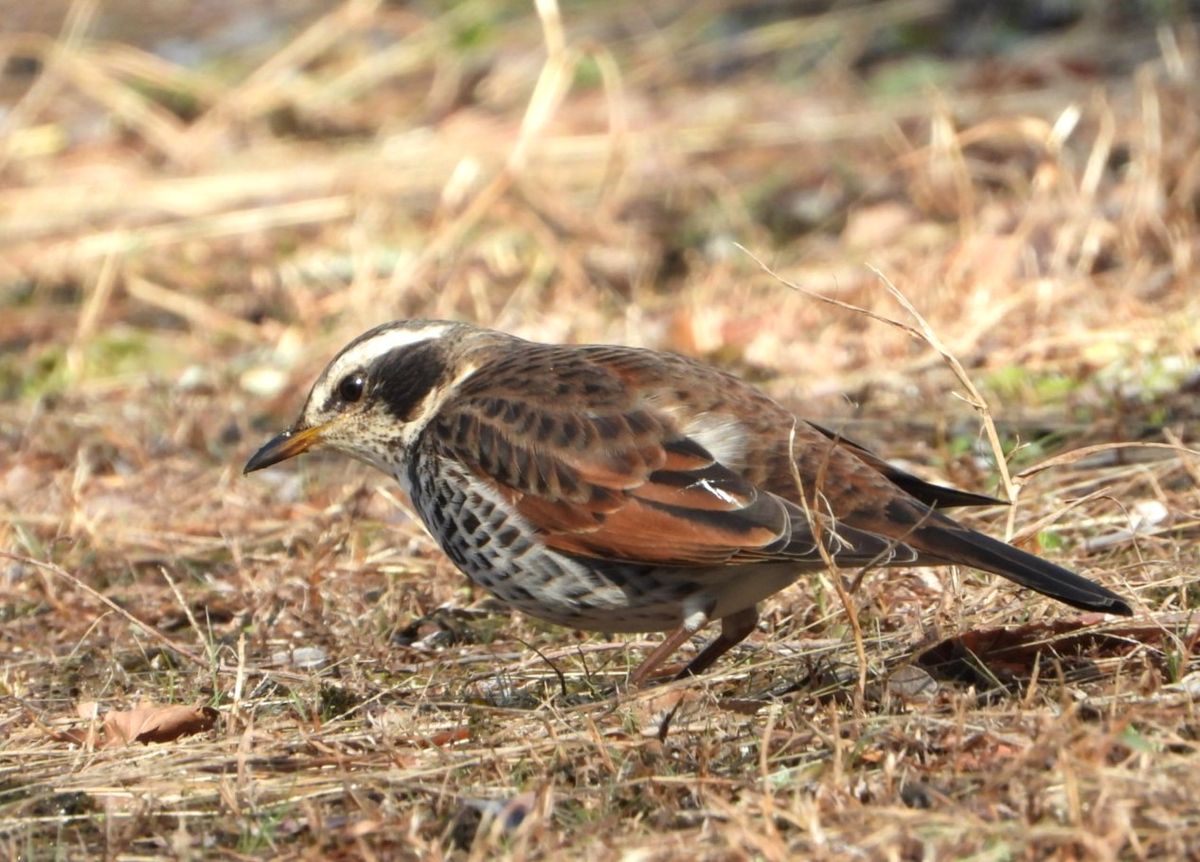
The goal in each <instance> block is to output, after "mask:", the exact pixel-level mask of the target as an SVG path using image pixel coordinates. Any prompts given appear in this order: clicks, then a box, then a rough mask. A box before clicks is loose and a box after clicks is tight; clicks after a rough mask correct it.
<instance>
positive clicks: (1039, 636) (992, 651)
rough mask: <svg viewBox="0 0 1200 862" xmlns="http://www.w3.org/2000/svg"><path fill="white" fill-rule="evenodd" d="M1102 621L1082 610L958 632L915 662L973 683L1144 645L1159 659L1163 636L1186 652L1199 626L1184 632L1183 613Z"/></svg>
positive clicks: (1199, 631) (1078, 663)
mask: <svg viewBox="0 0 1200 862" xmlns="http://www.w3.org/2000/svg"><path fill="white" fill-rule="evenodd" d="M1103 619H1104V617H1102V616H1101V615H1100V614H1084V615H1083V616H1081V617H1079V618H1077V619H1073V620H1047V621H1043V622H1036V623H1030V624H1029V625H1024V626H1013V627H1008V628H996V629H980V630H977V631H969V632H963V633H962V634H959V635H956V636H954V637H951V638H947V639H946V640H943V641H941V642H940V643H938V644H937V645H935V646H932V647H930V648H929V649H927V650H925V651H924V652H923V653H921V655H920V656H918V658H917V664H918V665H920V666H921V667H923V668H926V669H928V670H929V671H930V672H932V673H934V674H935V675H938V676H941V677H942V678H947V677H950V678H957V679H967V680H969V681H971V682H979V681H982V678H985V677H986V674H984V673H981V671H982V670H984V669H986V671H987V672H988V673H991V674H994V675H995V676H996V677H1000V678H1009V679H1012V678H1018V677H1027V676H1029V675H1030V674H1031V673H1032V672H1033V667H1034V664H1035V663H1037V662H1038V661H1039V660H1045V659H1050V660H1054V661H1061V662H1063V663H1064V664H1066V665H1075V666H1076V667H1077V668H1086V667H1087V666H1089V665H1090V664H1092V663H1094V662H1095V661H1097V660H1099V659H1105V658H1119V657H1121V656H1126V655H1129V654H1130V653H1132V652H1134V651H1135V650H1139V649H1144V648H1145V647H1151V648H1152V650H1153V651H1154V653H1157V654H1158V657H1159V658H1163V657H1162V655H1161V650H1160V647H1162V645H1163V643H1164V641H1165V640H1167V639H1168V638H1171V639H1172V645H1175V637H1178V639H1179V641H1180V642H1181V643H1182V646H1183V648H1184V649H1187V650H1191V649H1193V648H1194V646H1195V645H1196V641H1197V639H1200V628H1192V629H1191V630H1190V631H1188V629H1187V628H1186V627H1187V626H1189V625H1191V624H1192V621H1190V620H1188V619H1187V618H1186V615H1183V614H1170V615H1164V616H1162V617H1160V618H1158V619H1157V620H1154V621H1151V622H1145V623H1141V622H1139V623H1113V624H1104V623H1103V622H1101V620H1103ZM1180 627H1184V628H1183V632H1179V631H1178V629H1179V628H1180ZM1173 630H1175V635H1174V636H1173V635H1172V631H1173ZM1152 657H1153V655H1152ZM981 665H982V667H981Z"/></svg>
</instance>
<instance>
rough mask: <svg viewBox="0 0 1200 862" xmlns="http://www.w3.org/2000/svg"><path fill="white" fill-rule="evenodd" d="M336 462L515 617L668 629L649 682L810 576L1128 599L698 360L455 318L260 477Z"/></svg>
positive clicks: (328, 409)
mask: <svg viewBox="0 0 1200 862" xmlns="http://www.w3.org/2000/svg"><path fill="white" fill-rule="evenodd" d="M320 449H324V450H333V451H336V452H339V453H342V454H344V455H348V456H350V457H351V458H354V459H357V460H359V461H362V462H365V463H367V464H370V465H372V466H374V467H376V468H378V469H379V470H382V471H383V472H384V473H387V474H390V475H391V476H393V477H395V479H396V480H398V482H399V484H400V486H401V487H402V489H403V490H404V491H405V493H406V494H407V496H408V497H409V499H410V501H411V503H412V506H413V509H414V510H415V512H416V513H417V515H418V516H419V518H420V520H421V521H422V522H423V523H424V526H425V527H426V529H427V530H428V532H429V533H430V535H431V536H432V537H433V539H434V540H435V541H436V542H437V543H438V545H440V546H441V548H442V550H443V551H444V552H445V554H446V555H447V556H448V557H449V558H450V560H451V561H453V563H454V564H455V566H457V568H458V569H460V570H461V571H462V572H463V573H464V574H465V575H466V576H467V577H468V578H469V579H470V580H471V581H472V582H474V583H475V584H476V585H478V586H479V587H482V588H483V589H485V590H487V591H488V592H489V593H491V594H492V595H493V596H495V597H496V598H498V599H499V600H500V601H501V602H503V603H504V604H506V605H508V606H510V607H512V608H515V609H517V610H518V611H522V612H524V613H526V614H529V615H531V616H533V617H537V618H539V619H542V620H547V621H549V622H551V623H556V624H559V625H563V626H570V627H573V628H575V629H579V630H590V631H600V632H607V633H635V632H636V633H648V632H668V633H669V634H668V635H667V636H666V638H665V639H664V640H663V641H662V643H661V644H660V645H659V646H657V647H656V648H655V649H653V650H652V651H651V652H650V653H649V654H648V655H647V656H646V657H645V658H644V659H643V661H642V662H641V663H640V664H639V665H638V666H637V668H636V669H635V670H634V671H633V672H632V674H631V675H630V677H629V681H630V683H631V684H632V685H635V686H638V685H641V684H643V683H646V682H647V681H650V680H656V679H658V678H659V677H660V676H662V675H663V674H661V673H660V670H661V668H662V666H663V664H664V663H665V662H666V661H667V660H668V659H669V658H670V657H671V656H672V655H673V654H674V653H675V651H676V650H678V649H679V648H680V647H681V646H682V645H683V644H684V643H686V642H688V641H689V640H690V639H691V638H692V637H693V636H694V635H695V634H696V633H698V632H699V631H700V630H701V629H702V628H704V627H705V626H706V625H707V624H708V623H710V622H718V621H719V623H720V631H719V634H718V635H717V636H716V637H715V638H714V639H712V640H711V642H709V643H708V645H707V646H705V647H704V648H703V649H702V650H701V651H700V652H699V653H697V654H696V655H695V657H694V658H692V659H691V661H690V662H687V663H686V665H685V666H684V667H683V668H682V670H680V671H679V672H678V673H677V674H676V675H675V676H676V678H683V677H687V676H691V675H697V674H700V673H702V672H704V671H705V670H707V669H708V668H710V667H711V666H712V665H713V663H714V662H716V661H717V659H719V658H720V657H721V656H722V655H724V654H725V653H726V652H728V651H729V650H730V649H731V648H732V647H734V646H735V645H737V644H738V643H740V642H741V641H742V640H744V639H745V638H746V637H747V636H748V635H749V634H750V633H751V632H752V631H754V630H755V629H756V628H757V625H758V619H759V616H758V608H759V604H760V603H761V602H762V601H763V600H764V599H766V598H768V597H769V596H771V595H773V594H775V593H777V592H779V591H781V590H783V589H784V588H786V587H788V586H789V585H791V584H792V583H794V582H795V581H797V580H798V579H799V578H800V577H801V576H803V575H804V574H806V573H814V572H820V571H823V570H825V569H827V567H828V566H829V565H833V566H835V567H837V568H847V567H855V568H859V569H867V568H873V567H884V568H888V567H897V566H944V565H963V566H970V567H973V568H975V569H980V570H982V571H984V572H989V573H992V574H995V575H1000V576H1001V577H1004V578H1007V579H1008V580H1010V581H1012V582H1014V583H1015V584H1017V585H1019V586H1021V587H1025V588H1027V589H1030V590H1034V591H1036V592H1039V593H1042V594H1044V595H1047V596H1050V597H1051V598H1054V599H1057V600H1058V601H1060V602H1063V603H1065V604H1067V605H1071V606H1073V607H1076V608H1080V609H1085V610H1090V611H1099V612H1103V613H1109V614H1119V615H1123V616H1128V615H1131V614H1132V612H1133V611H1132V609H1131V607H1130V605H1129V604H1128V603H1127V602H1126V601H1125V600H1124V599H1122V598H1121V597H1120V596H1119V595H1117V594H1116V593H1114V592H1112V591H1111V590H1109V589H1107V588H1106V587H1104V586H1101V585H1100V584H1098V583H1095V582H1093V581H1091V580H1089V579H1087V578H1084V577H1082V576H1080V575H1078V574H1075V573H1074V572H1072V571H1069V570H1068V569H1065V568H1063V567H1061V566H1059V565H1056V564H1054V563H1051V562H1049V561H1047V560H1044V559H1042V558H1040V557H1037V556H1035V555H1033V554H1030V553H1027V552H1026V551H1023V550H1020V549H1019V548H1016V547H1013V546H1012V545H1009V544H1007V543H1005V542H1002V541H999V540H997V539H994V538H991V537H989V536H987V535H985V534H983V533H980V532H977V531H975V530H972V529H970V528H968V527H966V526H963V525H962V524H960V523H958V522H957V521H955V520H953V519H952V518H951V517H950V516H949V515H947V514H946V513H945V510H947V509H952V508H955V507H964V506H983V505H992V504H996V503H1000V502H1002V501H998V500H995V499H993V498H991V497H987V496H984V495H979V494H973V493H970V492H966V491H960V490H955V489H953V488H949V487H943V486H941V485H936V484H931V483H929V482H926V481H923V480H922V479H920V478H918V477H917V476H914V475H912V474H910V473H908V472H905V471H903V470H900V469H899V468H897V467H895V466H893V465H891V464H889V463H888V462H887V461H885V460H884V459H882V458H880V457H879V456H877V455H875V454H873V453H872V452H870V451H869V450H867V449H865V448H864V447H862V446H860V445H858V444H856V443H854V442H852V441H851V440H848V439H846V438H845V437H843V436H842V435H841V434H840V433H836V432H834V431H831V430H830V429H828V428H825V427H823V426H821V425H818V424H816V423H814V422H810V421H806V420H804V419H802V418H799V417H797V416H796V415H794V414H793V412H792V411H790V410H788V409H787V408H785V407H784V406H782V405H781V404H779V403H778V402H777V401H775V400H773V399H772V398H770V397H769V396H768V395H767V394H765V393H764V392H762V391H761V390H760V389H758V388H756V387H754V386H752V385H751V384H749V383H747V382H745V381H743V380H741V379H740V378H738V377H737V376H735V375H733V374H731V373H728V372H725V371H723V370H719V369H717V368H714V367H712V366H710V365H706V364H704V363H702V362H700V361H698V360H695V359H691V358H687V357H684V356H680V355H676V354H673V353H667V352H660V351H655V350H651V349H646V348H636V347H627V346H619V345H604V344H590V345H564V344H544V343H538V342H534V341H528V340H525V339H522V338H519V337H516V336H513V335H509V334H507V333H504V332H499V331H496V330H491V329H486V328H482V327H478V326H474V325H471V324H467V323H461V322H453V321H445V320H419V319H410V320H398V321H393V322H390V323H385V324H382V325H380V326H377V327H375V328H374V329H371V330H369V331H368V332H365V333H363V334H362V335H360V336H358V337H357V338H355V339H354V340H353V341H351V342H350V343H349V344H347V345H346V346H345V347H344V348H343V349H342V350H341V351H340V352H339V353H338V354H337V355H336V356H335V357H334V358H333V359H332V360H331V361H330V362H329V364H328V365H327V366H326V368H325V369H324V371H323V372H322V373H321V375H320V376H319V377H318V378H317V379H316V381H315V383H314V384H313V386H312V390H311V391H310V393H309V395H308V399H307V401H306V402H305V404H304V407H303V409H302V410H301V411H300V415H299V418H298V419H297V420H296V421H295V423H294V424H293V425H292V426H291V427H290V428H288V429H287V430H285V431H283V432H282V433H281V434H279V435H278V436H276V437H274V438H273V439H271V440H270V441H268V442H267V443H266V444H265V445H263V446H262V448H260V449H259V450H258V451H257V452H256V453H255V454H254V455H253V456H252V457H251V458H250V459H249V461H247V463H246V465H245V469H244V472H245V473H247V474H248V473H251V472H254V471H256V470H261V469H263V468H265V467H269V466H271V465H274V464H278V463H279V462H281V461H284V460H286V459H288V458H292V457H294V456H296V455H299V454H301V453H303V452H307V451H309V450H320Z"/></svg>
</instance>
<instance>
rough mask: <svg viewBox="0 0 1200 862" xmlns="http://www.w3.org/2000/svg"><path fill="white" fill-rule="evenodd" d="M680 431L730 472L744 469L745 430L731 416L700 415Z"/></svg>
mask: <svg viewBox="0 0 1200 862" xmlns="http://www.w3.org/2000/svg"><path fill="white" fill-rule="evenodd" d="M682 430H683V433H684V434H686V435H687V436H688V437H691V438H692V439H693V440H695V441H696V442H697V443H699V444H700V445H701V446H703V447H704V448H705V449H707V450H708V451H709V454H711V455H712V456H713V457H714V458H716V459H717V461H718V462H719V463H721V464H724V465H725V466H726V467H728V468H729V469H730V470H734V471H738V470H741V469H743V468H745V466H746V428H745V426H744V425H742V423H741V422H740V421H738V420H737V419H736V418H734V417H733V416H723V415H720V414H716V413H701V414H699V415H698V416H694V417H692V418H691V419H689V420H688V422H687V423H686V424H685V425H684V426H683V429H682ZM714 493H715V492H714Z"/></svg>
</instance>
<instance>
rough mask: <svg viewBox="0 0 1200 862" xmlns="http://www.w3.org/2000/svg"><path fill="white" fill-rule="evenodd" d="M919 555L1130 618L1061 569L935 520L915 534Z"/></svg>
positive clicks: (1098, 590) (1110, 595) (1109, 597)
mask: <svg viewBox="0 0 1200 862" xmlns="http://www.w3.org/2000/svg"><path fill="white" fill-rule="evenodd" d="M917 537H919V541H918V542H913V544H917V545H919V547H920V549H921V550H922V551H923V552H926V553H929V554H936V555H937V556H939V557H941V558H942V559H945V560H947V561H948V562H954V563H962V564H964V565H968V566H972V567H974V568H976V569H982V570H983V571H985V572H991V573H992V574H994V575H1000V576H1001V577H1003V578H1008V580H1010V581H1012V582H1013V583H1016V584H1020V585H1021V586H1023V587H1028V588H1029V589H1031V590H1036V591H1037V592H1039V593H1042V594H1043V595H1046V596H1050V598H1052V599H1058V600H1059V601H1060V602H1065V603H1066V604H1068V605H1072V606H1073V607H1077V608H1082V609H1083V610H1088V611H1102V612H1103V613H1108V614H1120V615H1121V616H1132V615H1133V609H1132V608H1130V607H1129V604H1128V603H1127V602H1126V601H1125V600H1124V599H1123V598H1121V597H1120V596H1118V595H1117V594H1116V593H1114V592H1112V591H1111V590H1109V589H1107V588H1105V587H1102V586H1100V585H1099V584H1097V583H1095V582H1094V581H1090V580H1088V579H1087V578H1085V577H1082V576H1081V575H1077V574H1075V573H1074V572H1072V571H1069V570H1068V569H1064V568H1063V567H1062V566H1056V565H1054V563H1051V562H1048V561H1046V560H1043V559H1042V558H1041V557H1035V556H1034V555H1033V554H1029V553H1026V552H1025V551H1022V550H1020V549H1019V548H1014V547H1013V546H1012V545H1009V544H1006V543H1005V542H1001V541H998V540H997V539H993V538H992V537H990V536H985V535H984V534H983V533H977V532H975V531H974V530H969V529H967V528H966V527H963V526H960V525H959V524H956V523H954V522H953V521H950V520H949V519H941V518H939V519H938V521H937V522H935V523H932V524H927V525H926V526H923V527H920V528H918V530H917V535H916V536H914V537H913V538H917Z"/></svg>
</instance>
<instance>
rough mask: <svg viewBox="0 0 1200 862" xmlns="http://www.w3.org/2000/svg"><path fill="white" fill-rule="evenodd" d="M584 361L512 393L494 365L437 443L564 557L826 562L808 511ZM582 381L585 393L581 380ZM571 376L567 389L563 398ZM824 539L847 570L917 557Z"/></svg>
mask: <svg viewBox="0 0 1200 862" xmlns="http://www.w3.org/2000/svg"><path fill="white" fill-rule="evenodd" d="M577 356H578V355H577V354H574V355H566V356H564V357H563V358H562V359H561V361H560V363H559V364H558V365H556V368H555V373H554V374H553V375H548V376H547V385H546V386H545V387H538V386H537V385H536V382H535V381H526V382H525V384H524V385H522V386H520V387H519V389H518V387H506V386H504V385H502V383H503V380H499V381H498V380H496V379H495V372H494V371H490V370H485V371H484V372H483V374H484V375H486V376H485V378H484V379H482V380H479V381H475V383H474V385H473V386H472V387H470V388H468V389H466V390H465V391H462V392H459V393H458V394H457V395H456V397H455V398H454V399H452V400H451V401H449V402H448V403H447V404H446V405H444V406H443V408H442V409H441V410H440V411H439V413H438V415H436V416H435V417H433V419H432V420H431V422H430V425H429V426H428V427H427V429H426V431H425V434H426V435H428V440H429V443H430V445H432V446H434V447H435V448H436V449H438V450H439V451H440V452H441V453H442V454H443V455H444V456H447V457H452V458H454V459H455V460H456V461H458V462H460V463H462V464H465V465H466V466H467V467H468V468H469V469H470V470H471V471H472V473H473V474H474V476H475V477H476V478H477V479H478V480H480V481H483V482H486V483H488V484H489V485H491V486H492V487H493V488H495V489H496V490H498V491H499V492H500V493H501V494H502V495H503V496H504V497H506V498H507V499H508V500H509V502H510V504H511V505H512V506H513V508H514V510H515V511H516V512H517V513H518V514H520V515H521V516H522V517H523V518H524V519H525V520H526V521H527V522H528V523H529V524H530V525H531V526H532V527H533V528H534V529H535V530H537V531H538V533H539V534H540V535H541V537H542V540H543V541H545V542H546V544H547V545H549V546H550V547H552V548H555V549H556V550H560V551H564V552H568V553H572V554H578V555H582V556H588V557H595V558H599V559H607V560H621V561H626V562H634V563H645V564H655V565H679V566H687V565H705V566H712V565H722V564H738V563H747V562H756V561H761V560H765V559H792V560H795V561H796V562H797V563H805V562H810V563H812V564H813V565H820V564H821V561H822V556H821V553H820V551H819V549H818V548H817V546H816V542H815V541H814V538H813V530H812V529H811V528H810V526H809V523H808V519H807V518H806V516H805V513H804V512H803V510H802V509H800V507H798V506H796V505H795V504H794V503H791V502H788V501H786V500H784V499H782V498H780V497H778V496H776V495H775V494H772V493H770V492H768V491H765V490H763V489H761V488H759V487H757V486H756V485H754V484H753V483H752V482H750V481H749V480H747V479H746V478H744V477H743V476H742V475H741V474H740V473H739V472H737V471H735V470H733V469H731V468H730V467H728V466H727V465H725V464H722V463H721V462H720V461H718V460H717V459H716V458H714V457H713V455H712V454H711V453H710V452H709V451H708V450H707V449H706V448H705V447H704V446H702V445H701V444H700V443H699V442H697V441H696V440H695V439H693V438H691V437H689V436H687V435H686V434H683V433H682V432H681V431H680V430H679V429H678V426H677V423H676V421H675V419H674V418H672V416H671V415H670V414H669V413H668V412H666V411H662V410H659V409H657V408H656V407H655V406H654V405H653V403H652V400H651V399H646V398H642V397H639V396H638V394H637V393H636V392H634V391H631V389H630V387H628V386H627V385H625V384H626V383H627V382H628V381H617V383H619V384H620V385H611V386H610V384H613V381H612V380H610V379H608V378H607V377H606V374H607V371H606V370H605V368H603V367H602V366H599V365H593V366H591V367H590V368H589V369H588V373H587V374H586V375H582V376H577V375H576V374H574V373H573V369H572V367H571V366H570V364H569V363H571V362H574V361H576V360H577ZM562 363H568V364H567V365H565V366H564V365H562ZM537 369H538V366H537V365H536V364H533V365H532V366H530V367H527V368H526V372H527V373H528V374H533V375H536V374H537ZM488 376H490V377H492V378H493V379H490V380H489V379H486V378H487V377H488ZM585 379H586V381H587V382H586V385H587V386H588V387H589V390H590V391H589V394H588V396H587V397H580V396H581V391H582V390H580V391H576V390H575V387H574V386H573V385H571V381H577V382H579V386H580V387H582V386H584V385H585V384H584V383H583V382H582V381H584V380H585ZM564 380H566V381H568V385H569V386H570V388H569V390H568V391H566V392H561V393H559V394H556V393H555V387H557V386H559V384H561V383H562V381H564ZM530 383H533V384H534V385H530ZM531 392H536V393H538V394H536V395H531V394H530V393H531ZM834 530H836V535H835V534H834ZM820 532H821V533H822V535H823V537H824V541H825V545H826V548H827V550H828V551H829V552H830V553H831V554H833V555H834V556H835V557H836V558H837V562H838V563H839V564H841V565H853V564H854V563H855V562H864V563H865V562H868V561H870V560H872V559H875V558H877V557H884V558H889V559H890V558H894V557H895V556H896V555H897V554H899V556H901V557H902V558H913V557H915V554H914V553H913V552H911V551H908V550H906V549H904V546H903V544H902V543H896V542H891V541H889V540H887V539H885V538H882V537H879V536H876V535H873V534H871V533H867V532H863V531H861V530H854V529H851V528H849V527H847V526H842V525H836V524H832V523H831V524H829V529H824V530H821V531H820ZM897 549H900V550H897Z"/></svg>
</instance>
